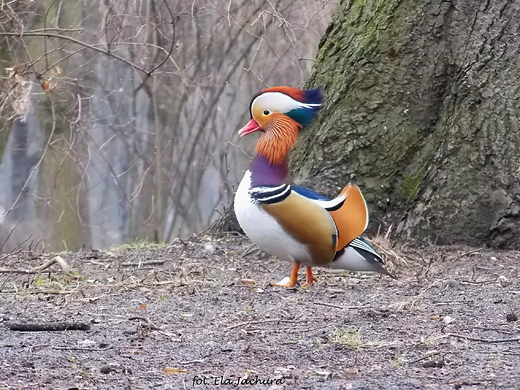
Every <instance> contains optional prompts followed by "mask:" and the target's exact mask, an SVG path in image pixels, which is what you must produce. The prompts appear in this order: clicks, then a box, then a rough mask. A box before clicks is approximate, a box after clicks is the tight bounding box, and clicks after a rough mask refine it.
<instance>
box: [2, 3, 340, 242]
mask: <svg viewBox="0 0 520 390" xmlns="http://www.w3.org/2000/svg"><path fill="white" fill-rule="evenodd" d="M335 7H336V5H335V4H334V2H331V1H316V0H278V1H275V2H270V1H251V0H226V1H220V0H213V1H208V0H202V1H200V0H190V1H176V0H149V1H146V2H143V1H121V0H106V1H105V0H103V1H101V0H94V1H88V2H85V1H64V0H42V1H38V2H34V1H29V0H18V1H14V0H13V1H3V2H2V5H1V6H0V26H1V27H0V161H1V162H0V183H1V185H0V251H3V252H6V251H12V250H16V249H17V248H27V247H30V248H31V249H46V250H54V251H56V250H64V249H67V250H77V249H79V248H81V247H83V246H86V247H95V248H104V247H107V246H110V245H118V244H121V243H125V242H129V241H136V240H149V241H156V242H168V241H171V240H172V239H173V238H175V237H177V236H187V235H189V234H191V233H193V232H198V231H201V230H203V229H204V228H206V227H208V226H209V225H210V223H211V222H212V221H214V220H215V219H216V218H218V216H219V213H220V212H222V210H223V209H224V207H225V206H227V205H229V204H230V203H231V201H232V197H233V193H234V186H235V184H236V182H237V180H238V179H239V177H240V176H241V175H242V172H243V170H244V169H245V167H246V165H247V162H248V156H247V150H248V147H249V148H250V147H252V145H249V146H248V147H246V151H244V150H243V149H241V147H239V146H237V145H235V141H236V139H237V136H236V131H237V129H238V128H239V127H240V126H241V125H242V124H243V123H245V121H246V120H247V119H248V115H249V113H248V105H249V100H250V98H251V96H252V95H253V94H254V93H256V92H257V91H258V90H259V89H261V88H263V87H265V86H273V85H277V84H286V85H293V86H298V85H301V84H302V82H303V81H304V80H305V79H306V78H307V77H308V75H309V73H310V69H311V67H312V65H313V58H314V56H315V52H316V50H317V44H318V42H319V39H320V37H321V36H322V34H323V32H324V31H325V28H326V26H327V24H328V23H329V22H330V16H331V13H332V11H333V9H334V8H335ZM253 142H254V141H253Z"/></svg>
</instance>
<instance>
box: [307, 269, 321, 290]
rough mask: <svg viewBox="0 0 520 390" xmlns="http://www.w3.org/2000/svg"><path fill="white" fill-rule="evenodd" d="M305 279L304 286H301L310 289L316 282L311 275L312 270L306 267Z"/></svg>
mask: <svg viewBox="0 0 520 390" xmlns="http://www.w3.org/2000/svg"><path fill="white" fill-rule="evenodd" d="M305 270H306V278H305V284H303V287H310V286H312V284H313V283H314V282H317V281H318V280H317V279H316V278H315V277H314V275H313V274H312V268H311V267H306V269H305Z"/></svg>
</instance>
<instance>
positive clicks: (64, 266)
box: [0, 256, 70, 274]
mask: <svg viewBox="0 0 520 390" xmlns="http://www.w3.org/2000/svg"><path fill="white" fill-rule="evenodd" d="M56 263H57V264H59V266H60V267H61V269H62V270H63V272H65V273H68V272H69V271H70V265H69V264H68V263H67V262H66V261H65V260H64V259H63V257H61V256H55V257H53V258H52V259H50V260H49V261H47V262H46V263H44V264H42V265H40V266H38V267H34V268H31V269H10V268H0V273H2V274H39V273H41V271H43V270H46V269H47V268H49V267H50V266H51V265H53V264H56Z"/></svg>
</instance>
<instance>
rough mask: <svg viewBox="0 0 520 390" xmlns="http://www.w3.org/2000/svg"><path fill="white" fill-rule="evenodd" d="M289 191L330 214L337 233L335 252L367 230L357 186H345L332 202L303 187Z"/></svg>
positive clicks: (366, 218)
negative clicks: (310, 201)
mask: <svg viewBox="0 0 520 390" xmlns="http://www.w3.org/2000/svg"><path fill="white" fill-rule="evenodd" d="M291 189H292V190H293V191H295V192H297V193H299V194H300V195H302V196H304V197H306V198H308V199H310V200H312V201H313V202H314V203H316V204H318V205H320V206H321V207H323V208H324V209H325V210H327V211H328V212H329V213H330V215H331V216H332V219H333V220H334V223H335V225H336V229H337V231H338V237H337V240H336V251H339V250H341V249H343V248H344V247H345V246H347V245H348V244H349V243H350V242H351V241H352V240H354V239H355V238H357V237H359V236H360V235H361V234H362V233H363V232H364V231H365V229H366V228H367V225H368V208H367V204H366V202H365V198H364V197H363V194H362V193H361V190H360V189H359V187H358V186H356V185H352V184H349V185H347V186H345V188H343V191H341V193H340V194H339V195H338V196H337V197H336V198H334V199H332V200H329V199H328V198H327V197H325V196H323V195H321V194H319V193H317V192H315V191H312V190H310V189H308V188H305V187H301V186H292V187H291Z"/></svg>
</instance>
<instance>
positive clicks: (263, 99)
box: [251, 92, 321, 115]
mask: <svg viewBox="0 0 520 390" xmlns="http://www.w3.org/2000/svg"><path fill="white" fill-rule="evenodd" d="M257 106H258V107H259V108H260V109H262V108H263V107H269V108H270V110H268V111H270V112H281V113H285V112H289V111H291V110H294V109H297V108H312V107H320V106H321V104H307V103H302V102H299V101H297V100H294V99H293V98H291V97H289V96H287V95H286V94H284V93H281V92H265V93H263V94H261V95H260V96H258V97H257V98H256V99H255V100H253V102H252V103H251V111H255V108H256V107H257ZM265 115H268V114H265Z"/></svg>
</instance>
